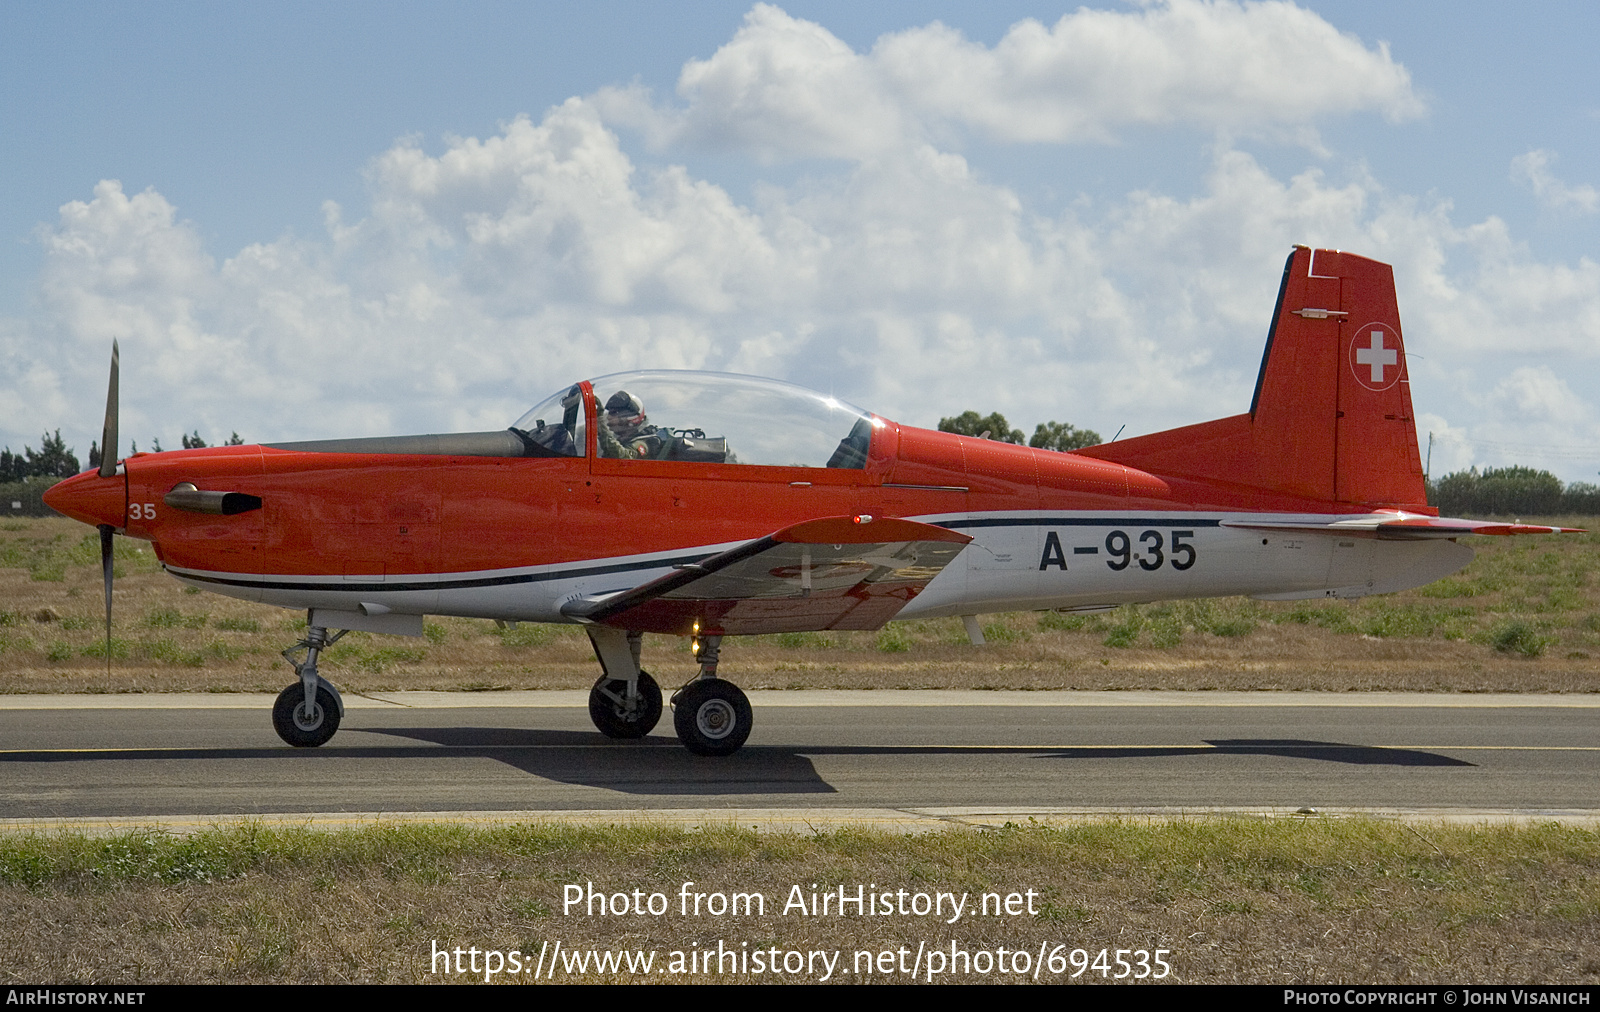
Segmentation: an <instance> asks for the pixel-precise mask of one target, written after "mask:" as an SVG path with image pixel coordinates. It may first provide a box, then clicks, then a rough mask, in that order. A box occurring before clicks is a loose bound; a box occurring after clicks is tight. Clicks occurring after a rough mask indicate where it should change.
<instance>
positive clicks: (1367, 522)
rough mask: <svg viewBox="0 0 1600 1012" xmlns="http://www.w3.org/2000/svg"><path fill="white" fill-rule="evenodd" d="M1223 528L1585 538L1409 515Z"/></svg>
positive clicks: (1417, 537) (1406, 536) (1411, 536)
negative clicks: (1541, 535)
mask: <svg viewBox="0 0 1600 1012" xmlns="http://www.w3.org/2000/svg"><path fill="white" fill-rule="evenodd" d="M1222 526H1224V527H1240V528H1243V529H1245V530H1252V531H1296V532H1303V533H1307V534H1340V535H1347V536H1348V535H1353V536H1355V537H1365V538H1377V539H1378V540H1380V541H1421V540H1426V539H1430V538H1459V537H1461V536H1462V535H1465V534H1497V535H1510V534H1583V533H1585V532H1584V531H1583V530H1582V529H1580V528H1577V527H1541V526H1538V525H1536V524H1504V523H1493V522H1490V521H1487V520H1457V519H1454V518H1452V517H1425V516H1416V515H1414V514H1410V513H1376V514H1373V515H1372V516H1367V517H1358V518H1357V519H1354V520H1337V521H1334V522H1333V523H1327V524H1318V523H1299V522H1294V521H1281V522H1280V521H1275V520H1228V521H1224V522H1223V524H1222Z"/></svg>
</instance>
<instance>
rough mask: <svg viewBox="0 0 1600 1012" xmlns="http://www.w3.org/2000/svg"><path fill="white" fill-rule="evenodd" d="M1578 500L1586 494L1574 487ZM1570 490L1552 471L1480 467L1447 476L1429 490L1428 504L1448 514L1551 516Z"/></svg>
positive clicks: (1526, 468) (1561, 506) (1559, 510)
mask: <svg viewBox="0 0 1600 1012" xmlns="http://www.w3.org/2000/svg"><path fill="white" fill-rule="evenodd" d="M1574 490H1575V491H1577V494H1578V496H1579V497H1581V496H1583V494H1584V493H1583V491H1581V490H1579V489H1578V486H1574ZM1566 492H1567V489H1566V487H1565V486H1564V485H1562V483H1561V479H1560V478H1557V477H1556V476H1555V475H1553V474H1551V473H1550V472H1549V471H1540V470H1536V469H1534V468H1531V467H1522V466H1512V467H1491V468H1486V469H1484V470H1483V471H1482V472H1480V471H1479V470H1478V469H1477V468H1475V467H1474V468H1472V469H1470V470H1467V471H1456V472H1454V473H1452V474H1447V475H1445V476H1444V477H1443V478H1440V479H1439V480H1438V481H1436V482H1432V483H1431V484H1430V486H1429V489H1428V503H1429V505H1431V506H1437V507H1439V511H1440V512H1441V513H1445V514H1466V515H1471V514H1475V513H1476V514H1486V515H1489V516H1541V515H1542V516H1548V515H1550V514H1553V513H1558V512H1561V510H1562V508H1563V501H1564V498H1565V493H1566Z"/></svg>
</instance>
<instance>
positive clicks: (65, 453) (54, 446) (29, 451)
mask: <svg viewBox="0 0 1600 1012" xmlns="http://www.w3.org/2000/svg"><path fill="white" fill-rule="evenodd" d="M39 440H40V442H39V452H38V453H34V452H33V448H32V447H23V450H24V452H25V453H26V455H27V458H28V464H27V467H28V475H29V476H30V477H38V478H70V477H72V476H73V475H75V474H77V473H78V470H79V468H78V456H77V454H75V453H73V452H72V451H71V450H70V449H68V448H67V443H66V440H64V439H62V438H61V430H60V429H57V430H56V431H55V434H54V435H51V434H50V433H48V432H46V433H45V434H44V435H43V436H40V437H39Z"/></svg>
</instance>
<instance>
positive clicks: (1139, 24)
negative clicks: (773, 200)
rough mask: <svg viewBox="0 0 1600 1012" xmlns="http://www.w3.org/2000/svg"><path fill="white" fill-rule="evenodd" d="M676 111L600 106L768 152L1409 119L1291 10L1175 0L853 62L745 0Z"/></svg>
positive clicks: (620, 93)
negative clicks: (1347, 118) (1351, 117)
mask: <svg viewBox="0 0 1600 1012" xmlns="http://www.w3.org/2000/svg"><path fill="white" fill-rule="evenodd" d="M678 95H679V96H680V98H681V99H682V100H683V101H684V103H685V105H684V106H683V107H681V108H669V109H655V110H653V109H651V108H650V105H649V99H648V96H647V95H646V94H645V93H644V92H643V90H642V89H640V88H637V87H634V88H629V89H620V90H618V89H610V90H606V91H604V92H602V93H601V95H599V96H597V100H598V102H599V104H600V108H601V109H602V111H603V112H604V113H605V114H606V115H607V116H608V118H610V119H611V121H612V122H615V123H617V124H618V125H624V126H632V127H635V128H639V129H643V130H645V131H646V133H647V136H648V137H649V138H650V139H651V140H652V141H653V142H654V143H655V144H657V145H662V144H668V143H673V142H676V143H682V144H690V145H702V146H712V147H722V148H732V149H737V150H741V151H745V152H749V153H752V154H754V155H755V156H757V157H758V158H761V159H764V160H769V161H770V160H774V159H780V158H806V157H820V158H846V159H866V158H874V157H880V156H882V155H883V154H884V153H885V152H889V151H893V150H896V149H899V148H902V147H904V146H905V145H906V144H907V143H909V142H915V141H918V140H926V139H930V138H941V137H947V135H949V134H950V133H951V132H952V131H953V130H970V131H973V132H975V133H977V134H978V135H980V136H982V137H986V138H990V139H995V140H1002V141H1023V142H1051V143H1066V142H1078V141H1097V142H1105V141H1110V140H1112V139H1114V138H1115V137H1116V135H1117V133H1118V131H1119V130H1121V129H1123V128H1126V127H1129V126H1135V125H1141V126H1170V125H1174V124H1177V125H1184V126H1191V127H1198V128H1200V129H1203V130H1207V131H1211V130H1225V131H1228V132H1231V133H1234V134H1239V133H1252V134H1254V133H1268V134H1274V135H1281V136H1285V137H1293V138H1295V139H1297V140H1301V141H1304V140H1313V141H1314V132H1311V126H1312V124H1313V123H1314V122H1315V121H1316V120H1318V119H1320V118H1322V117H1326V116H1332V115H1340V114H1348V113H1354V112H1362V111H1376V112H1379V113H1381V114H1382V115H1384V116H1385V117H1387V118H1389V119H1391V120H1402V119H1406V118H1410V117H1414V116H1417V115H1420V114H1421V113H1422V111H1423V104H1422V101H1421V99H1420V98H1418V96H1417V95H1416V93H1415V91H1414V90H1413V89H1412V87H1411V79H1410V75H1409V73H1408V72H1407V71H1406V69H1405V68H1404V67H1403V66H1401V65H1400V64H1398V63H1396V62H1394V60H1393V59H1392V58H1391V57H1390V55H1389V51H1388V49H1387V47H1386V46H1384V45H1381V44H1380V45H1379V46H1377V47H1376V48H1369V47H1368V46H1366V45H1365V44H1364V43H1362V42H1361V40H1359V39H1357V38H1356V37H1354V36H1352V35H1349V34H1345V33H1341V32H1339V31H1338V30H1336V29H1335V28H1334V27H1333V26H1332V25H1330V24H1328V22H1326V21H1324V20H1323V19H1322V18H1321V17H1319V16H1318V15H1316V14H1314V13H1312V12H1311V11H1308V10H1305V9H1303V8H1300V7H1296V6H1295V5H1293V4H1289V3H1275V2H1269V3H1248V4H1240V3H1235V2H1230V0H1214V2H1200V0H1171V2H1169V3H1161V4H1152V5H1150V6H1147V7H1144V8H1143V9H1139V10H1133V11H1127V12H1113V11H1095V10H1088V9H1080V10H1078V11H1077V12H1075V13H1073V14H1068V15H1066V16H1064V17H1062V18H1061V19H1060V20H1059V21H1057V22H1056V23H1055V25H1054V26H1052V27H1046V26H1045V25H1043V24H1041V23H1040V22H1038V21H1035V20H1032V19H1028V20H1025V21H1021V22H1018V23H1017V24H1016V25H1013V26H1012V27H1011V29H1010V30H1009V31H1008V32H1007V33H1006V34H1005V36H1004V37H1003V38H1001V40H1000V41H999V42H998V43H997V44H996V45H995V46H994V47H993V48H989V47H987V46H984V45H982V44H981V43H977V42H972V41H970V40H968V39H967V38H965V37H964V36H963V35H962V34H961V33H960V32H958V31H956V30H954V29H952V28H948V27H946V26H944V25H942V24H939V23H937V22H936V23H934V24H931V25H928V26H925V27H920V28H912V29H909V30H906V31H903V32H897V33H892V34H888V35H885V36H883V37H882V38H880V39H879V40H878V41H877V44H876V45H874V46H873V48H872V51H871V52H870V53H866V54H860V53H856V52H855V51H853V50H852V49H851V48H850V47H849V46H847V45H845V44H844V43H843V42H841V41H840V40H839V39H838V38H836V37H835V36H834V35H833V34H831V33H830V32H828V30H827V29H825V28H823V27H822V26H821V25H818V24H815V23H813V22H809V21H802V20H799V19H797V18H793V17H791V16H789V15H788V14H786V13H785V12H784V11H782V10H780V9H779V8H777V7H773V6H770V5H767V4H758V5H756V7H755V8H754V9H752V10H751V11H750V13H749V14H748V15H746V17H745V23H744V26H743V27H742V28H740V29H739V31H738V33H737V34H735V36H734V37H733V39H732V40H731V41H730V42H728V44H727V45H725V46H723V47H722V48H720V49H718V50H717V52H716V53H715V54H714V55H712V56H711V57H709V58H708V59H705V60H691V61H690V62H689V63H688V64H687V65H685V67H684V68H683V73H682V75H681V76H680V77H679V79H678Z"/></svg>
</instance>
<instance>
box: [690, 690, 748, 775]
mask: <svg viewBox="0 0 1600 1012" xmlns="http://www.w3.org/2000/svg"><path fill="white" fill-rule="evenodd" d="M672 707H673V710H672V723H673V725H674V727H676V728H677V731H678V740H679V741H681V742H683V747H684V748H686V749H688V750H689V751H690V752H693V753H694V754H695V755H708V756H723V755H732V754H733V753H735V752H737V751H739V749H740V747H741V746H743V745H744V742H745V739H746V738H748V737H750V726H751V724H752V723H753V719H752V717H751V713H750V700H749V699H747V698H746V697H745V694H744V693H743V692H742V691H741V690H740V689H739V687H738V686H737V685H734V684H733V683H732V682H726V681H723V680H722V679H720V678H702V679H700V680H698V681H694V682H690V683H689V684H688V685H686V686H684V687H683V689H682V690H680V691H679V692H678V694H677V695H676V696H675V697H673V701H672Z"/></svg>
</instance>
